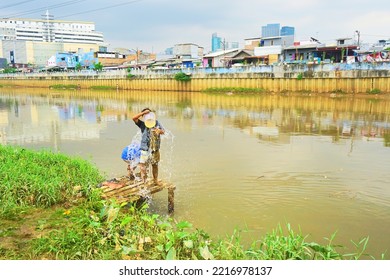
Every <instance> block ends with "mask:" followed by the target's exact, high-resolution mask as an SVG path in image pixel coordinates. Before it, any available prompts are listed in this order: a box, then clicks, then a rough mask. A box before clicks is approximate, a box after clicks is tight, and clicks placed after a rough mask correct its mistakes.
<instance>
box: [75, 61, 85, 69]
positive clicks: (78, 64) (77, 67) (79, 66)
mask: <svg viewBox="0 0 390 280" xmlns="http://www.w3.org/2000/svg"><path fill="white" fill-rule="evenodd" d="M74 69H75V70H76V71H80V70H81V69H83V67H82V66H81V63H80V62H78V63H77V64H76V66H75V67H74Z"/></svg>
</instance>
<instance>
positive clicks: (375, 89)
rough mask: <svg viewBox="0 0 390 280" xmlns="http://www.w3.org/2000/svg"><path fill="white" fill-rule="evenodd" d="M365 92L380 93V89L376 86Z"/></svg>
mask: <svg viewBox="0 0 390 280" xmlns="http://www.w3.org/2000/svg"><path fill="white" fill-rule="evenodd" d="M367 93H368V94H380V93H381V90H380V89H378V88H373V89H370V90H367Z"/></svg>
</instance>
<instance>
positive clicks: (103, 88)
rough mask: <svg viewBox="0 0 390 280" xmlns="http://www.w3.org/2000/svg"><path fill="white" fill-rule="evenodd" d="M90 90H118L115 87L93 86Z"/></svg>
mask: <svg viewBox="0 0 390 280" xmlns="http://www.w3.org/2000/svg"><path fill="white" fill-rule="evenodd" d="M90 89H92V90H112V89H116V87H115V86H91V87H90Z"/></svg>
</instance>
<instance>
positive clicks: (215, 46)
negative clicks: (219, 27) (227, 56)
mask: <svg viewBox="0 0 390 280" xmlns="http://www.w3.org/2000/svg"><path fill="white" fill-rule="evenodd" d="M220 49H222V39H221V37H218V35H217V33H213V35H212V36H211V51H212V52H216V51H217V50H220Z"/></svg>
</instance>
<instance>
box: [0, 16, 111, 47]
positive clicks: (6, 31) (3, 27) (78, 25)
mask: <svg viewBox="0 0 390 280" xmlns="http://www.w3.org/2000/svg"><path fill="white" fill-rule="evenodd" d="M0 40H18V41H19V40H24V41H34V42H55V43H80V44H103V43H104V38H103V33H101V32H98V31H96V30H95V23H93V22H84V21H64V20H54V18H53V16H52V15H50V14H49V12H48V11H47V12H46V14H45V15H43V17H42V19H26V18H0Z"/></svg>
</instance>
